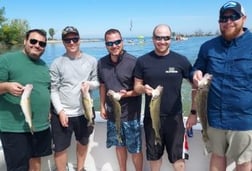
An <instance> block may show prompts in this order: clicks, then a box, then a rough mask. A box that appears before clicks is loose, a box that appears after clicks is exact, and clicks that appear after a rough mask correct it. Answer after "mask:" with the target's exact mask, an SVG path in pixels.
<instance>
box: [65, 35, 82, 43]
mask: <svg viewBox="0 0 252 171" xmlns="http://www.w3.org/2000/svg"><path fill="white" fill-rule="evenodd" d="M79 39H80V38H79V37H74V38H64V39H63V41H64V42H65V43H67V44H69V43H71V41H73V42H74V43H77V42H78V41H79Z"/></svg>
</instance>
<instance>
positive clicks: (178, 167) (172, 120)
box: [134, 24, 197, 171]
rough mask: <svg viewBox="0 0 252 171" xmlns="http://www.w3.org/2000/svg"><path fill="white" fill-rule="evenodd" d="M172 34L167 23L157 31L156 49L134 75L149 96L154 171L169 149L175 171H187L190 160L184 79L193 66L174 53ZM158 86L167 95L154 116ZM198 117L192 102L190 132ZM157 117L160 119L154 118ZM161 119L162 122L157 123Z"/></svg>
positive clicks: (140, 90)
mask: <svg viewBox="0 0 252 171" xmlns="http://www.w3.org/2000/svg"><path fill="white" fill-rule="evenodd" d="M171 33H172V32H171V28H170V27H169V26H168V25H165V24H160V25H157V26H156V27H155V28H154V30H153V37H152V41H153V44H154V47H155V49H154V50H153V51H151V52H149V53H147V54H145V55H143V56H141V57H139V58H138V59H137V63H136V67H135V72H134V76H135V85H134V89H135V91H136V92H138V93H144V94H145V112H144V130H145V139H146V148H147V151H146V154H147V160H149V161H150V166H151V171H159V170H160V168H161V164H162V156H163V154H164V150H165V149H166V151H167V153H168V159H169V161H170V163H172V165H173V168H174V170H175V171H184V170H185V161H184V160H185V159H188V153H187V150H188V149H187V147H186V145H185V144H186V137H185V127H184V123H183V115H182V114H183V111H182V99H181V85H182V81H183V79H188V78H189V73H190V71H191V68H192V65H191V64H190V62H189V61H188V59H187V58H186V57H185V56H182V55H180V54H178V53H176V52H174V51H172V50H170V45H171ZM158 86H162V87H163V93H162V94H161V97H160V98H161V102H160V107H159V110H155V111H156V113H154V112H155V111H154V110H151V109H150V108H151V107H150V102H151V100H152V96H154V94H157V93H156V92H157V90H156V88H157V87H158ZM152 111H154V112H152ZM151 112H152V113H151ZM195 114H196V111H195V104H194V101H193V100H192V110H191V114H190V115H189V117H188V118H189V119H188V121H187V128H188V129H189V128H191V127H192V125H194V124H196V121H197V117H196V116H195ZM154 115H155V116H157V117H158V118H155V117H151V116H154ZM157 120H160V122H156V121H157ZM153 123H158V124H159V125H160V128H159V129H158V130H157V131H154V129H153V126H152V124H153ZM155 125H156V124H155ZM155 125H154V128H155V127H156V126H155ZM156 132H158V133H159V134H160V143H156V141H155V140H156V138H155V137H156V134H155V133H156Z"/></svg>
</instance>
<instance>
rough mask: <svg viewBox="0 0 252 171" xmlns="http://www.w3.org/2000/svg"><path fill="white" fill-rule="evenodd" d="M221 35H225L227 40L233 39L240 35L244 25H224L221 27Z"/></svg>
mask: <svg viewBox="0 0 252 171" xmlns="http://www.w3.org/2000/svg"><path fill="white" fill-rule="evenodd" d="M220 30H221V35H222V36H223V37H224V39H225V40H228V41H231V40H233V39H234V38H236V37H238V36H239V35H240V34H241V32H242V31H243V27H242V25H239V26H238V25H236V26H234V27H224V28H221V29H220Z"/></svg>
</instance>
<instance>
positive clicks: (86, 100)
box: [81, 84, 95, 126]
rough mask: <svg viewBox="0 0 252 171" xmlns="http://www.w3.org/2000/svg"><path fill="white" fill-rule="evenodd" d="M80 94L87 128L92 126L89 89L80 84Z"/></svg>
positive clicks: (91, 100)
mask: <svg viewBox="0 0 252 171" xmlns="http://www.w3.org/2000/svg"><path fill="white" fill-rule="evenodd" d="M81 93H82V104H83V108H84V116H85V118H86V119H87V120H88V126H94V124H95V123H94V117H95V116H94V111H93V99H92V98H91V96H90V93H89V87H88V86H85V85H83V84H82V86H81Z"/></svg>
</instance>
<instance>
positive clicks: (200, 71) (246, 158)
mask: <svg viewBox="0 0 252 171" xmlns="http://www.w3.org/2000/svg"><path fill="white" fill-rule="evenodd" d="M245 21H246V14H245V12H244V9H243V7H242V6H241V4H240V3H238V2H235V1H229V2H227V3H225V4H224V5H223V6H222V7H221V8H220V11H219V28H220V32H221V35H220V36H217V37H215V38H213V39H212V40H209V41H207V42H205V43H204V44H203V45H202V46H201V47H200V50H199V53H198V58H197V59H196V62H195V64H194V66H193V72H192V77H193V81H194V83H195V85H198V83H199V81H200V80H201V79H202V77H203V76H204V74H206V73H209V74H211V75H212V81H211V86H210V89H209V93H208V100H207V101H208V108H207V117H208V124H209V127H208V131H207V133H208V137H209V139H210V144H211V145H212V147H211V151H212V155H211V161H210V169H209V170H210V171H223V170H226V167H227V164H228V163H227V160H228V159H229V160H231V161H235V163H236V170H237V171H251V169H252V167H251V159H252V152H251V151H252V84H251V80H252V34H251V32H250V31H249V30H248V29H247V28H245V27H244V23H245Z"/></svg>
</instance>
